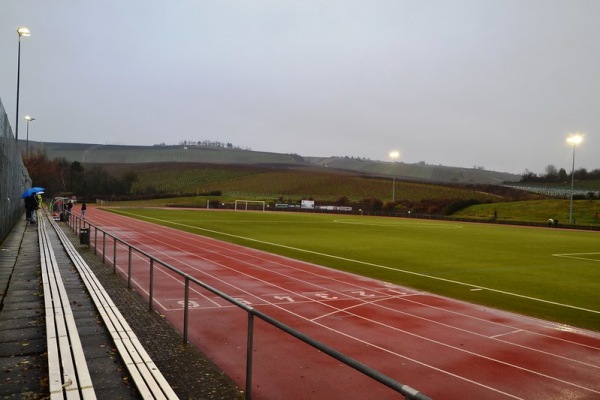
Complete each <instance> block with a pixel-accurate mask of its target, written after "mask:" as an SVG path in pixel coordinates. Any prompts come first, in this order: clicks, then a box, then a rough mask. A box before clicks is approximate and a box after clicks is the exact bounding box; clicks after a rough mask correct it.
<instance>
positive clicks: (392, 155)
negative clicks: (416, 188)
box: [390, 150, 400, 204]
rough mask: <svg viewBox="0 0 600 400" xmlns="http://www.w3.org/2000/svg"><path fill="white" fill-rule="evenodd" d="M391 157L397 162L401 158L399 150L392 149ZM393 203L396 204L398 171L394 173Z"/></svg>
mask: <svg viewBox="0 0 600 400" xmlns="http://www.w3.org/2000/svg"><path fill="white" fill-rule="evenodd" d="M390 158H391V159H392V161H393V162H394V163H395V162H396V160H398V158H400V152H399V151H398V150H394V151H390ZM394 169H395V168H394ZM392 204H396V171H394V172H393V175H392Z"/></svg>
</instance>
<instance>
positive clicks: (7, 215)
mask: <svg viewBox="0 0 600 400" xmlns="http://www.w3.org/2000/svg"><path fill="white" fill-rule="evenodd" d="M29 187H31V178H30V177H29V173H28V172H27V169H26V168H25V165H24V164H23V159H22V158H21V153H20V152H19V146H18V143H17V141H16V140H15V137H14V135H13V132H12V129H11V126H10V123H9V122H8V117H7V115H6V111H5V110H4V105H3V104H2V100H1V99H0V242H2V241H3V240H4V239H5V238H6V236H7V235H8V234H9V232H10V231H11V230H12V228H13V227H14V226H15V224H16V223H17V221H18V220H19V218H21V217H22V216H23V212H24V211H25V209H24V204H23V200H22V199H21V194H22V193H23V192H24V191H25V189H27V188H29Z"/></svg>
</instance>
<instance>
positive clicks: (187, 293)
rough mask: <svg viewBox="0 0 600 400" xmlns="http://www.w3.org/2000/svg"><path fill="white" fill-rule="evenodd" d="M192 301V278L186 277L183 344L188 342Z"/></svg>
mask: <svg viewBox="0 0 600 400" xmlns="http://www.w3.org/2000/svg"><path fill="white" fill-rule="evenodd" d="M189 303H190V280H189V278H188V277H187V276H186V277H185V296H184V299H183V344H188V322H189V315H188V314H189Z"/></svg>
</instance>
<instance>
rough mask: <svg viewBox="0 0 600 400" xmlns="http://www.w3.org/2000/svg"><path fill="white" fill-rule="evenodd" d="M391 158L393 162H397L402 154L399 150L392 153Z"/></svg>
mask: <svg viewBox="0 0 600 400" xmlns="http://www.w3.org/2000/svg"><path fill="white" fill-rule="evenodd" d="M390 158H391V159H392V160H397V159H398V158H400V152H399V151H398V150H394V151H390Z"/></svg>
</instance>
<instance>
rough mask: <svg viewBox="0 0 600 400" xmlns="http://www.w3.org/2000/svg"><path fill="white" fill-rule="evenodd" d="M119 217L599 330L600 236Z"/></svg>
mask: <svg viewBox="0 0 600 400" xmlns="http://www.w3.org/2000/svg"><path fill="white" fill-rule="evenodd" d="M112 211H113V212H116V213H119V214H123V215H127V216H132V217H135V218H140V219H144V220H147V221H150V222H154V223H158V224H161V225H165V226H169V227H173V228H176V229H181V230H185V231H189V232H193V233H197V234H201V235H206V236H211V237H215V238H218V239H222V240H225V241H229V242H234V243H239V244H242V245H244V246H249V247H254V248H258V249H262V250H266V251H269V252H272V253H278V254H282V255H285V256H289V257H293V258H296V259H301V260H306V261H309V262H313V263H316V264H320V265H325V266H329V267H332V268H336V269H340V270H344V271H348V272H352V273H356V274H360V275H364V276H369V277H373V278H376V279H381V280H384V281H387V282H393V283H397V284H400V285H405V286H410V287H413V288H417V289H421V290H425V291H429V292H433V293H437V294H440V295H444V296H449V297H453V298H457V299H462V300H465V301H469V302H472V303H478V304H483V305H487V306H491V307H495V308H500V309H505V310H509V311H513V312H516V313H521V314H526V315H530V316H535V317H539V318H543V319H547V320H552V321H557V322H561V323H565V324H569V325H573V326H578V327H582V328H587V329H592V330H595V331H600V233H598V232H582V231H573V230H561V229H549V228H524V227H515V226H504V225H493V224H469V223H456V222H442V221H426V220H418V219H405V218H383V217H359V216H348V215H324V214H308V213H270V212H266V213H262V212H242V211H238V212H232V211H209V210H164V209H113V210H112Z"/></svg>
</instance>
